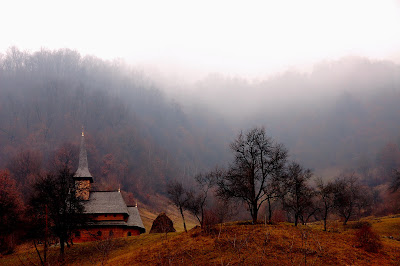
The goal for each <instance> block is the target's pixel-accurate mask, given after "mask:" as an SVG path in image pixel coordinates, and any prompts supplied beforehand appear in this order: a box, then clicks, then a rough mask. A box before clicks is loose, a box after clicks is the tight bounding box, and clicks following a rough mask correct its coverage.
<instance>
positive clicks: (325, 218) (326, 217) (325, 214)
mask: <svg viewBox="0 0 400 266" xmlns="http://www.w3.org/2000/svg"><path fill="white" fill-rule="evenodd" d="M327 219H328V211H327V210H326V209H325V213H324V231H326V220H327Z"/></svg>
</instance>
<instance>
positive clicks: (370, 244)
mask: <svg viewBox="0 0 400 266" xmlns="http://www.w3.org/2000/svg"><path fill="white" fill-rule="evenodd" d="M355 240H356V243H357V247H360V248H363V249H364V250H365V251H368V252H378V251H379V250H380V249H381V248H382V241H381V239H380V237H379V235H378V234H377V233H375V232H374V231H372V228H371V225H363V226H362V227H361V228H360V229H358V230H357V231H356V232H355Z"/></svg>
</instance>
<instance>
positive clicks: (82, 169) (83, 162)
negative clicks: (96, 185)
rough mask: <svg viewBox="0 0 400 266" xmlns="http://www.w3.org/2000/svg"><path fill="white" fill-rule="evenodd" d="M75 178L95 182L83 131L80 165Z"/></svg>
mask: <svg viewBox="0 0 400 266" xmlns="http://www.w3.org/2000/svg"><path fill="white" fill-rule="evenodd" d="M74 178H75V179H76V180H79V179H86V180H88V179H89V180H90V183H93V177H92V175H91V174H90V172H89V165H88V159H87V153H86V146H85V134H84V133H83V131H82V138H81V147H80V151H79V166H78V170H76V172H75V175H74Z"/></svg>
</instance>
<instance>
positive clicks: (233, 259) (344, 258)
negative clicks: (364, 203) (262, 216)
mask: <svg viewBox="0 0 400 266" xmlns="http://www.w3.org/2000/svg"><path fill="white" fill-rule="evenodd" d="M366 220H367V221H368V222H369V223H371V224H372V229H373V231H375V232H376V233H378V234H379V238H380V240H381V241H382V244H383V247H382V249H381V250H379V251H378V252H377V253H373V252H367V251H365V250H364V249H363V248H360V247H358V242H357V240H356V238H355V235H354V234H355V232H356V230H357V229H354V227H355V226H356V222H352V223H350V224H349V225H348V226H347V227H346V228H344V227H343V226H342V225H341V224H340V223H339V222H331V223H330V224H329V231H328V232H323V231H322V226H321V224H318V223H316V224H312V225H309V226H299V227H298V228H295V227H294V226H293V225H292V224H287V223H280V224H277V225H263V224H260V225H255V226H254V225H250V224H247V223H240V222H236V223H226V224H222V225H217V226H216V227H215V228H214V229H213V230H211V231H210V233H208V234H205V233H204V232H201V230H200V229H199V228H193V229H192V230H190V231H189V232H188V233H183V232H181V233H179V232H178V233H172V234H168V235H167V236H166V235H165V234H151V235H150V234H143V235H141V236H138V237H131V238H124V239H114V240H111V241H103V242H93V243H83V244H76V245H74V246H73V247H71V248H68V249H67V250H66V256H65V259H66V262H67V264H69V265H72V264H81V265H93V264H107V265H139V264H140V265H143V264H145V265H148V264H158V265H164V264H185V265H186V264H193V265H196V264H198V265H204V264H221V265H227V264H245V265H265V264H272V265H301V264H304V263H306V264H310V265H398V264H399V262H400V216H392V217H384V218H369V219H366ZM57 259H58V249H57V248H52V249H51V250H50V255H49V261H51V262H53V263H57ZM31 263H34V264H39V261H38V258H37V255H36V254H35V250H34V249H33V248H29V247H27V246H24V247H20V250H19V251H17V252H16V253H15V254H12V255H8V256H5V257H3V258H0V264H1V265H15V264H25V265H27V264H31Z"/></svg>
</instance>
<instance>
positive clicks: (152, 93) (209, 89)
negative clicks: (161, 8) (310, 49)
mask: <svg viewBox="0 0 400 266" xmlns="http://www.w3.org/2000/svg"><path fill="white" fill-rule="evenodd" d="M180 84H181V85H180V86H181V87H180V88H177V89H176V90H175V91H173V90H172V91H171V86H172V85H171V84H167V83H163V82H160V81H159V80H157V77H155V76H151V75H149V74H148V73H146V72H144V71H141V70H139V69H138V68H133V67H131V66H129V65H127V64H125V63H124V62H123V61H119V60H114V61H105V60H102V59H99V58H96V57H94V56H82V55H81V54H79V52H77V51H72V50H68V49H61V50H54V51H52V50H46V49H42V50H40V51H37V52H24V51H20V50H18V49H17V48H15V47H12V48H10V49H8V50H7V51H6V52H4V54H1V55H0V96H1V97H0V168H1V169H4V168H8V169H9V170H10V171H11V172H12V175H13V176H14V178H15V179H16V180H17V181H18V182H20V183H21V184H22V185H23V186H24V184H23V183H26V182H31V181H29V178H31V179H32V178H34V176H36V175H37V174H39V173H40V172H43V171H45V170H48V169H51V168H52V167H53V168H54V165H57V164H59V163H63V162H64V163H65V161H66V160H67V158H66V157H68V156H67V155H69V157H68V158H70V161H68V164H70V166H71V168H73V170H74V169H75V167H76V165H77V163H76V157H77V154H78V152H77V149H78V142H79V135H80V131H81V127H82V125H83V126H84V127H85V132H86V139H87V146H88V147H87V148H88V155H89V162H90V168H91V169H90V170H91V171H92V174H93V175H94V177H95V181H96V184H97V186H98V187H99V188H101V189H105V188H107V189H109V188H112V189H116V188H117V187H118V186H119V185H121V187H122V188H123V189H124V190H126V191H130V192H133V193H134V195H135V196H138V197H140V198H142V199H145V198H146V197H147V195H149V194H151V193H153V192H159V193H165V184H166V183H167V182H168V181H169V180H172V179H182V180H185V182H186V183H189V185H190V183H191V182H192V181H191V180H192V177H193V176H194V175H196V174H197V173H199V172H201V171H203V170H205V169H209V168H211V167H213V166H215V165H217V164H220V165H226V163H227V162H228V161H229V159H230V158H231V157H230V156H231V155H230V154H229V152H228V150H229V149H228V145H229V143H230V142H231V141H232V140H233V138H234V137H235V135H236V134H237V133H238V132H239V131H240V130H246V129H248V128H250V127H252V126H265V128H266V130H267V134H268V135H270V136H271V137H273V138H274V139H276V140H277V141H279V142H281V143H283V144H284V145H285V146H286V147H287V148H288V149H289V154H290V156H291V159H295V160H297V161H300V162H301V163H302V164H304V165H305V166H306V167H311V168H312V169H313V170H314V171H315V172H316V173H317V174H318V175H324V176H323V178H326V177H331V176H329V175H335V174H338V173H340V172H341V171H343V170H348V171H354V172H357V173H358V174H359V175H360V176H361V177H362V179H364V181H366V182H367V183H368V184H370V185H373V186H376V185H379V184H382V183H387V182H390V180H391V178H392V173H393V170H394V169H399V168H400V149H399V136H400V134H399V132H400V106H399V104H398V102H399V101H400V67H399V66H398V65H396V64H394V63H391V62H387V61H370V60H367V59H363V58H344V59H341V60H338V61H331V62H324V63H321V64H319V65H316V66H315V67H314V69H313V71H311V72H309V73H300V72H297V71H289V72H285V73H281V74H278V75H276V76H273V77H269V78H266V79H259V80H253V81H250V80H247V79H243V78H239V77H227V76H222V75H218V74H213V75H210V76H208V77H206V78H204V79H201V80H199V81H197V82H194V83H192V84H186V85H185V83H180ZM182 84H183V85H182ZM167 88H169V90H168V89H167ZM177 91H178V92H179V93H177ZM174 92H175V94H174ZM173 99H175V100H173ZM74 160H75V161H74Z"/></svg>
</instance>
